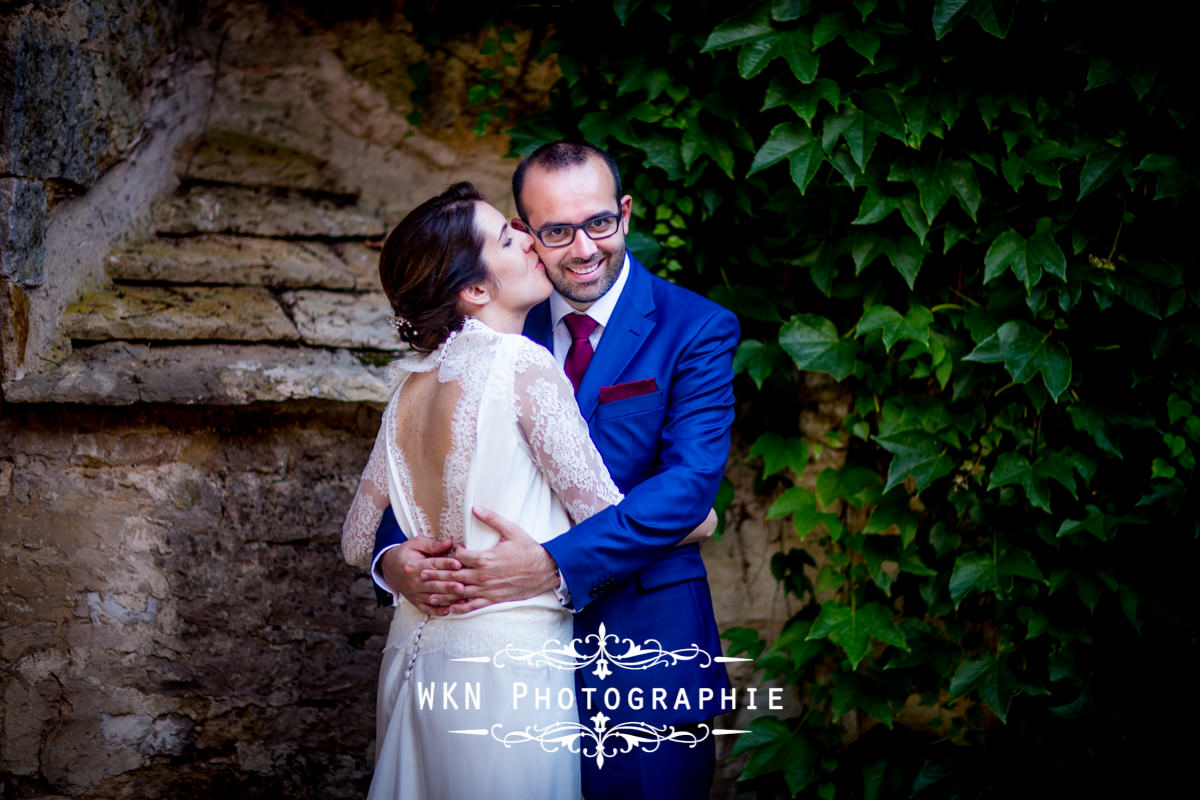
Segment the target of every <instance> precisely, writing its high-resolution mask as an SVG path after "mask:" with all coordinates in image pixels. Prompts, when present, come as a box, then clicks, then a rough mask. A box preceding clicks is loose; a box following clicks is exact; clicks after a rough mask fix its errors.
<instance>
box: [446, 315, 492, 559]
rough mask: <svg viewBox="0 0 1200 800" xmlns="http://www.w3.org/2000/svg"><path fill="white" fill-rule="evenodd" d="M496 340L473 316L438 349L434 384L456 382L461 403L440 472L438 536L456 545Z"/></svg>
mask: <svg viewBox="0 0 1200 800" xmlns="http://www.w3.org/2000/svg"><path fill="white" fill-rule="evenodd" d="M500 340H501V337H500V334H497V333H496V332H495V331H493V330H492V329H491V328H489V327H487V326H486V325H484V324H483V323H482V322H479V321H478V320H476V319H475V318H474V317H468V318H467V320H466V321H465V322H464V323H463V327H462V331H460V332H459V335H458V336H457V337H455V339H454V340H449V341H447V342H446V343H445V344H443V346H442V349H441V360H440V362H439V363H440V366H439V369H438V382H440V383H450V382H451V381H453V382H456V383H458V385H459V388H460V389H461V390H462V400H461V401H460V402H459V404H458V406H457V407H456V408H455V409H454V419H453V421H452V422H451V424H450V442H451V446H450V452H448V453H447V454H446V465H445V467H444V469H443V473H442V477H443V481H444V483H443V486H445V491H446V501H445V505H444V506H443V508H442V513H441V516H440V517H439V523H440V526H441V530H442V536H443V537H448V538H450V539H453V540H454V541H455V542H457V543H459V544H461V543H462V542H463V541H465V539H466V517H465V514H466V509H464V508H463V500H464V498H465V496H466V490H467V475H468V474H469V473H470V471H471V460H472V458H473V457H474V456H475V425H476V421H477V420H478V417H479V404H480V402H481V401H482V399H483V390H484V386H485V385H486V384H487V378H488V374H489V373H490V372H491V369H492V363H493V361H494V359H495V352H496V346H497V345H498V344H499V342H500Z"/></svg>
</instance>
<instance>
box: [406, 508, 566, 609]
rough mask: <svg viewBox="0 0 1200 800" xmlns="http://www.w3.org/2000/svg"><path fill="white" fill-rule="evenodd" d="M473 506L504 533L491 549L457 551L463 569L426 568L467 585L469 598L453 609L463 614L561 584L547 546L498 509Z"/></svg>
mask: <svg viewBox="0 0 1200 800" xmlns="http://www.w3.org/2000/svg"><path fill="white" fill-rule="evenodd" d="M472 510H473V511H474V512H475V516H476V517H478V518H479V520H480V521H481V522H483V523H484V524H485V525H487V526H488V527H490V528H493V529H495V531H496V532H497V533H499V534H500V541H499V542H497V543H496V546H495V547H492V548H489V549H487V550H459V551H457V552H456V553H455V554H454V556H455V558H457V559H458V560H459V562H460V563H461V564H462V569H461V570H458V571H455V572H453V573H452V574H451V573H448V572H444V571H437V570H425V576H426V577H428V578H431V579H440V580H453V581H456V582H459V583H461V584H462V585H463V588H464V591H463V594H464V596H465V597H466V598H467V599H466V600H464V601H462V602H458V603H455V604H453V605H452V606H451V607H450V609H451V611H453V612H454V613H456V614H461V613H465V612H467V611H474V610H475V609H477V608H483V607H484V606H490V605H492V604H493V603H504V602H507V601H510V600H524V599H526V598H529V597H534V596H535V595H539V594H541V593H542V592H545V591H549V590H551V589H556V588H558V570H557V569H555V565H554V559H553V558H551V557H550V554H549V553H547V552H546V548H544V547H542V546H541V545H540V544H538V543H537V542H535V541H534V540H533V539H532V538H530V536H529V534H527V533H525V531H523V530H521V529H520V528H519V527H517V526H516V525H514V524H513V523H511V522H509V521H508V520H506V519H505V518H504V517H502V516H500V515H499V514H497V513H495V512H494V511H489V510H488V509H486V508H478V507H476V508H474V509H472Z"/></svg>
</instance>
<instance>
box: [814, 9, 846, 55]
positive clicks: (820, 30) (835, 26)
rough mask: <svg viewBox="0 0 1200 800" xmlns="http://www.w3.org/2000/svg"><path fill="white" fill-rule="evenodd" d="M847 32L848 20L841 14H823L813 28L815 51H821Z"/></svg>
mask: <svg viewBox="0 0 1200 800" xmlns="http://www.w3.org/2000/svg"><path fill="white" fill-rule="evenodd" d="M845 31H846V20H845V17H843V16H842V15H841V14H840V13H833V14H829V13H826V14H822V15H821V17H820V19H818V20H817V24H816V25H814V26H813V31H812V43H813V50H820V49H821V48H822V47H824V46H825V45H827V44H829V43H830V42H832V41H833V40H834V39H836V38H838V37H839V36H841V35H842V34H843V33H844V32H845Z"/></svg>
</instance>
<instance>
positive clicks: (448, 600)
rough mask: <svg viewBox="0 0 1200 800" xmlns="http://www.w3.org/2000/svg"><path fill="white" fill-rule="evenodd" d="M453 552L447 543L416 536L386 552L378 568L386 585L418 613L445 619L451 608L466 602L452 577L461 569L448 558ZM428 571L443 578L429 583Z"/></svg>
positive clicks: (459, 586)
mask: <svg viewBox="0 0 1200 800" xmlns="http://www.w3.org/2000/svg"><path fill="white" fill-rule="evenodd" d="M453 548H454V543H453V542H452V541H450V540H449V539H430V538H428V537H424V536H415V537H413V538H411V539H408V540H407V541H405V542H402V543H401V544H399V545H397V546H395V547H392V548H389V549H388V550H386V551H385V552H384V554H383V555H382V556H380V559H379V568H380V570H381V571H382V572H383V579H384V581H386V582H387V585H388V586H389V587H391V588H392V590H393V591H394V592H395V593H396V594H398V595H402V596H403V597H404V599H405V600H407V601H408V602H410V603H412V604H413V605H414V606H416V607H417V608H418V609H420V610H421V613H423V614H430V615H432V616H437V617H444V616H446V615H447V614H449V613H450V606H451V605H453V604H454V603H459V602H462V601H463V600H464V599H465V597H464V595H463V588H464V587H463V585H462V584H461V583H459V582H458V581H456V580H454V579H453V577H452V576H454V575H456V574H457V570H459V569H460V568H461V566H462V565H461V563H460V562H459V561H458V559H456V558H452V557H451V555H452V550H453ZM430 570H438V571H439V574H440V575H442V576H444V577H443V578H441V579H439V580H428V579H426V578H425V577H424V575H425V574H426V573H427V572H429V571H430Z"/></svg>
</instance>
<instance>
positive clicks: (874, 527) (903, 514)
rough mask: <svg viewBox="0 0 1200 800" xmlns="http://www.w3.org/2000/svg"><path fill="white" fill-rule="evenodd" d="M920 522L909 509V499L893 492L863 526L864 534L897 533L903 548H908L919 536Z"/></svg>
mask: <svg viewBox="0 0 1200 800" xmlns="http://www.w3.org/2000/svg"><path fill="white" fill-rule="evenodd" d="M893 498H898V499H893ZM919 521H920V518H919V517H918V516H917V514H916V512H914V511H913V510H912V509H910V508H909V507H908V502H907V498H906V497H905V496H904V495H902V494H900V493H898V492H893V493H891V494H888V495H886V496H885V497H884V499H883V501H882V502H880V504H879V505H878V506H877V507H876V508H875V510H874V511H872V512H871V517H870V519H868V520H867V524H866V525H865V526H863V533H880V534H884V533H893V532H895V533H898V534H900V545H901V547H908V545H909V544H911V543H912V541H913V539H915V538H916V536H917V526H918V524H919ZM910 571H913V570H910ZM918 574H920V573H918Z"/></svg>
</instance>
